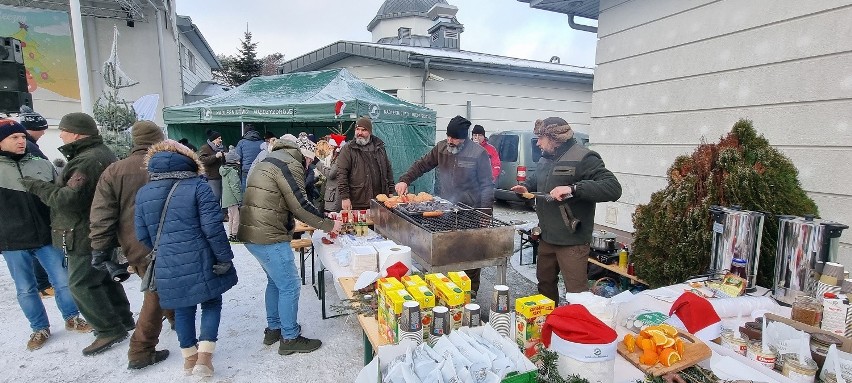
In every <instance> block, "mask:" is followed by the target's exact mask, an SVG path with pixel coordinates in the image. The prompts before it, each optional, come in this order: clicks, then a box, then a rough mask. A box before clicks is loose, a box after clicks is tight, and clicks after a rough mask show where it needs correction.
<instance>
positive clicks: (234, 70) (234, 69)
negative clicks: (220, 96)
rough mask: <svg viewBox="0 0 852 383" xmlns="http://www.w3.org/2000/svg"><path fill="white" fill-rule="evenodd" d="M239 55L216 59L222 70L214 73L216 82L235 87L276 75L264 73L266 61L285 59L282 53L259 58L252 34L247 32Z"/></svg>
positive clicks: (223, 56) (241, 43) (219, 56)
mask: <svg viewBox="0 0 852 383" xmlns="http://www.w3.org/2000/svg"><path fill="white" fill-rule="evenodd" d="M237 50H238V51H239V54H238V55H236V56H225V55H218V56H217V57H216V58H217V59H218V60H219V64H221V65H222V69H220V70H217V71H215V72H213V77H214V78H215V79H216V81H219V82H221V83H223V84H226V85H230V86H233V87H237V86H240V85H242V84H244V83H246V81H248V80H251V79H252V78H253V77H257V76H263V75H268V74H274V73H264V64H265V62H266V61H270V60H271V61H275V60H280V59H281V58H283V57H284V55H283V54H281V53H273V54H272V55H269V56H266V57H265V58H263V59H258V58H257V43H256V42H252V41H251V32H248V31H246V32H245V37H244V39H243V40H241V41H240V48H238V49H237Z"/></svg>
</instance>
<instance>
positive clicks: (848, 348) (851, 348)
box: [764, 313, 852, 353]
mask: <svg viewBox="0 0 852 383" xmlns="http://www.w3.org/2000/svg"><path fill="white" fill-rule="evenodd" d="M764 318H765V320H770V321H774V322H781V323H786V324H787V325H789V326H790V327H792V328H794V329H796V330H801V331H804V332H806V333H808V334H826V335H831V336H834V337H837V338H840V339H842V340H843V345H842V346H840V351H844V352H848V353H852V338H849V337H845V336H839V335H837V334H835V333H832V332H830V331H825V330H823V329H821V328H819V327H814V326H810V325H806V324H804V323H802V322H796V321H794V320H792V319H790V318H784V317H782V316H778V315H775V314H772V313H766V314H765V315H764Z"/></svg>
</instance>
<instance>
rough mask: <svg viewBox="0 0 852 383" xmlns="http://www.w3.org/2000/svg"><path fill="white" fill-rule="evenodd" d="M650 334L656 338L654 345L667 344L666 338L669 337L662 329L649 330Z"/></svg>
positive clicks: (652, 337)
mask: <svg viewBox="0 0 852 383" xmlns="http://www.w3.org/2000/svg"><path fill="white" fill-rule="evenodd" d="M648 334H650V335H651V339H653V340H654V345H657V346H662V345H665V344H666V340H667V339H668V337H667V336H666V333H664V332H662V331H661V330H649V331H648Z"/></svg>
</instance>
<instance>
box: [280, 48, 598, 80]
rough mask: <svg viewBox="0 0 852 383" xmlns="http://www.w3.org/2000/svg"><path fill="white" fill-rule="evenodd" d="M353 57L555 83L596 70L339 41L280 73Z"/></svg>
mask: <svg viewBox="0 0 852 383" xmlns="http://www.w3.org/2000/svg"><path fill="white" fill-rule="evenodd" d="M352 56H357V57H365V58H370V59H375V60H379V61H384V62H388V63H392V64H399V65H404V66H408V67H421V68H422V67H423V66H424V65H425V64H424V63H425V61H426V60H428V61H429V68H430V69H443V70H452V71H459V72H471V73H485V74H498V75H505V76H514V77H528V78H539V79H546V80H555V81H573V82H580V83H589V84H591V83H592V79H593V74H594V70H593V69H591V68H586V67H581V66H573V65H566V64H555V63H549V62H543V61H534V60H524V59H519V58H513V57H506V56H497V55H490V54H485V53H478V52H469V51H451V50H445V49H437V48H426V47H412V46H399V45H387V44H377V43H360V42H352V41H338V42H336V43H333V44H331V45H328V46H326V47H323V48H320V49H317V50H315V51H313V52H309V53H307V54H305V55H302V56H299V57H296V58H294V59H292V60H290V61H287V62H285V63H284V64H282V65H281V67H280V73H292V72H304V71H312V70H318V69H322V68H325V67H326V66H328V65H331V64H332V63H335V62H337V61H340V60H343V59H345V58H347V57H352Z"/></svg>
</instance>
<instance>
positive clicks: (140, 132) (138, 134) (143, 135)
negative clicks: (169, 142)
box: [130, 120, 180, 146]
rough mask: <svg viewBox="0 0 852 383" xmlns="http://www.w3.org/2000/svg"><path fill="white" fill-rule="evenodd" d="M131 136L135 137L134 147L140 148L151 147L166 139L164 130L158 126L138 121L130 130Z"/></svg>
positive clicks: (145, 121) (149, 122)
mask: <svg viewBox="0 0 852 383" xmlns="http://www.w3.org/2000/svg"><path fill="white" fill-rule="evenodd" d="M130 134H131V135H132V136H133V145H138V146H145V145H149V146H150V145H153V144H156V143H158V142H160V141H162V140H164V139H166V136H165V135H164V134H163V130H162V129H160V127H159V126H157V124H155V123H153V122H151V121H147V120H142V121H136V123H135V124H133V128H131V129H130ZM178 142H180V141H178Z"/></svg>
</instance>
